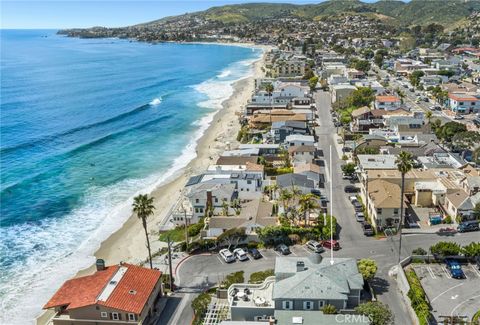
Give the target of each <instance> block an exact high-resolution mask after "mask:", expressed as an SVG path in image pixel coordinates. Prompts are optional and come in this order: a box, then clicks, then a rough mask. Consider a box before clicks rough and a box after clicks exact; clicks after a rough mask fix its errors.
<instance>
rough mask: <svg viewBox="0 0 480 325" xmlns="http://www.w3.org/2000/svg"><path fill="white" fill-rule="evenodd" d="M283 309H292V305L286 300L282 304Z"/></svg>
mask: <svg viewBox="0 0 480 325" xmlns="http://www.w3.org/2000/svg"><path fill="white" fill-rule="evenodd" d="M283 309H289V310H291V309H293V304H292V302H291V301H290V300H286V301H284V302H283Z"/></svg>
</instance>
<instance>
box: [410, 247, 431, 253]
mask: <svg viewBox="0 0 480 325" xmlns="http://www.w3.org/2000/svg"><path fill="white" fill-rule="evenodd" d="M412 254H413V255H427V251H426V250H424V249H423V248H421V247H418V248H415V249H414V250H413V251H412Z"/></svg>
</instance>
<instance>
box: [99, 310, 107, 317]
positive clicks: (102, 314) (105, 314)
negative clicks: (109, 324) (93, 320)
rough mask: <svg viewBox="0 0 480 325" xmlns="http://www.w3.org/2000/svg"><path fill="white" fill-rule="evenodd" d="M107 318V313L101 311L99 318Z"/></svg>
mask: <svg viewBox="0 0 480 325" xmlns="http://www.w3.org/2000/svg"><path fill="white" fill-rule="evenodd" d="M107 316H108V315H107V312H106V311H102V312H101V313H100V317H102V318H107Z"/></svg>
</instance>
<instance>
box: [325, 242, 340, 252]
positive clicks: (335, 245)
mask: <svg viewBox="0 0 480 325" xmlns="http://www.w3.org/2000/svg"><path fill="white" fill-rule="evenodd" d="M322 246H323V247H325V248H329V249H333V250H334V251H338V250H339V249H340V243H339V242H338V241H336V240H324V241H322Z"/></svg>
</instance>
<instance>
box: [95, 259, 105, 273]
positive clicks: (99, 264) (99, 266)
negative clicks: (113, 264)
mask: <svg viewBox="0 0 480 325" xmlns="http://www.w3.org/2000/svg"><path fill="white" fill-rule="evenodd" d="M95 265H96V266H97V271H103V270H105V261H104V260H102V259H101V258H99V259H98V260H97V262H96V263H95Z"/></svg>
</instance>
